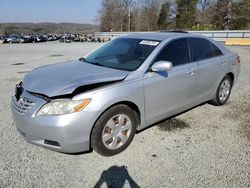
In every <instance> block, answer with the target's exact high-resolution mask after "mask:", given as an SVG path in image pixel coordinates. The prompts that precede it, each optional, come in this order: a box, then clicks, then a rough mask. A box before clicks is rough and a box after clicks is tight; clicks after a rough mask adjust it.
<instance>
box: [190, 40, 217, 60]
mask: <svg viewBox="0 0 250 188" xmlns="http://www.w3.org/2000/svg"><path fill="white" fill-rule="evenodd" d="M189 45H190V48H191V54H192V61H199V60H203V59H207V58H211V57H213V56H214V54H213V49H212V46H211V44H210V41H208V40H206V39H201V38H191V39H189Z"/></svg>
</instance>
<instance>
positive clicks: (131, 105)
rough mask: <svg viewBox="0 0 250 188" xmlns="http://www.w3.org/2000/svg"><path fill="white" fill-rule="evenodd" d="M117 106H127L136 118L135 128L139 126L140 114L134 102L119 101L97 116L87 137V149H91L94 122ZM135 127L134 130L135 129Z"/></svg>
mask: <svg viewBox="0 0 250 188" xmlns="http://www.w3.org/2000/svg"><path fill="white" fill-rule="evenodd" d="M117 105H126V106H128V107H129V108H130V109H131V110H133V112H134V113H135V117H136V123H137V127H138V126H139V125H140V124H141V112H140V109H139V107H138V106H137V105H136V104H135V103H134V102H131V101H119V102H116V103H114V104H112V105H110V106H109V107H107V108H106V109H105V110H104V111H103V112H102V113H101V114H100V115H99V116H98V118H97V119H96V120H95V123H94V124H93V126H92V128H91V132H90V137H89V139H90V140H89V145H90V146H89V147H90V148H91V149H92V146H91V135H92V132H93V128H94V126H95V125H96V122H97V121H98V119H99V118H100V117H101V116H102V115H103V114H104V113H105V112H106V111H108V110H109V109H110V108H112V107H114V106H117ZM137 127H136V128H137Z"/></svg>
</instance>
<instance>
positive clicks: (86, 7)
mask: <svg viewBox="0 0 250 188" xmlns="http://www.w3.org/2000/svg"><path fill="white" fill-rule="evenodd" d="M100 5H101V0H0V9H1V10H0V23H7V22H34V23H39V22H55V23H59V22H73V23H90V24H93V23H95V22H94V20H95V18H96V16H97V14H98V10H99V9H100Z"/></svg>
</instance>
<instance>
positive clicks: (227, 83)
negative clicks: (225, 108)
mask: <svg viewBox="0 0 250 188" xmlns="http://www.w3.org/2000/svg"><path fill="white" fill-rule="evenodd" d="M232 85H233V82H232V79H231V77H230V76H229V75H226V76H225V77H224V78H223V79H222V81H221V82H220V85H219V87H218V88H217V91H216V96H215V98H214V99H213V100H212V101H211V103H212V104H214V105H216V106H221V105H223V104H225V103H226V102H227V100H228V98H229V96H230V94H231V89H232Z"/></svg>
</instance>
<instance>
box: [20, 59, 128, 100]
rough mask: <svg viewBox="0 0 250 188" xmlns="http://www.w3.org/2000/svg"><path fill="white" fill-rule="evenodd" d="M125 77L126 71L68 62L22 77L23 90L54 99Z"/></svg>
mask: <svg viewBox="0 0 250 188" xmlns="http://www.w3.org/2000/svg"><path fill="white" fill-rule="evenodd" d="M127 75H128V72H127V71H122V70H117V69H112V68H107V67H101V66H97V65H93V64H89V63H86V62H82V61H69V62H64V63H57V64H53V65H47V66H43V67H40V68H37V69H34V70H33V71H31V72H30V73H28V74H27V75H26V76H25V77H24V80H23V88H24V89H25V90H27V91H30V92H33V93H39V94H43V95H46V96H48V97H55V96H60V95H66V94H71V93H73V92H74V91H75V90H76V89H77V88H78V87H81V86H86V85H92V84H98V83H105V82H113V81H118V80H123V79H124V78H125V77H126V76H127Z"/></svg>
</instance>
